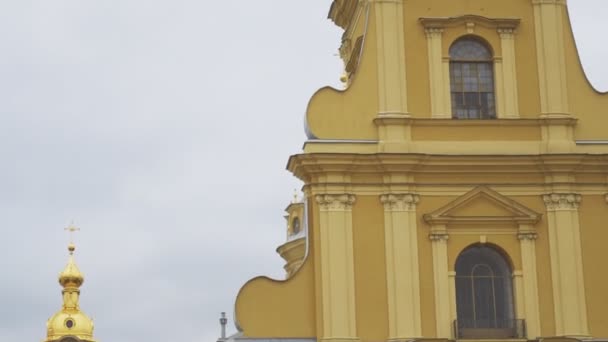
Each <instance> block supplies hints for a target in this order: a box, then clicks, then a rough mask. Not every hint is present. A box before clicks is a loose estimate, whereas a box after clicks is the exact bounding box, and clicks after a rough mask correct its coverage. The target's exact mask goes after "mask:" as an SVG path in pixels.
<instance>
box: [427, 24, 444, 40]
mask: <svg viewBox="0 0 608 342" xmlns="http://www.w3.org/2000/svg"><path fill="white" fill-rule="evenodd" d="M424 33H425V34H426V38H427V39H431V38H437V37H441V35H442V34H443V27H438V26H426V27H425V28H424Z"/></svg>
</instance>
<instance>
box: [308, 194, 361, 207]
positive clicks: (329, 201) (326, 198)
mask: <svg viewBox="0 0 608 342" xmlns="http://www.w3.org/2000/svg"><path fill="white" fill-rule="evenodd" d="M355 198H356V197H355V195H352V194H340V195H333V194H325V195H316V196H315V200H316V201H317V203H318V204H319V205H320V207H321V210H325V211H329V210H332V211H344V210H351V209H352V207H353V204H354V203H355Z"/></svg>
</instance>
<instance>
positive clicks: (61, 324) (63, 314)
mask: <svg viewBox="0 0 608 342" xmlns="http://www.w3.org/2000/svg"><path fill="white" fill-rule="evenodd" d="M74 250H76V247H75V246H74V244H72V243H70V245H69V246H68V251H69V252H70V257H69V259H68V264H67V265H66V266H65V268H64V269H63V271H62V272H61V273H59V284H61V286H63V291H61V293H62V294H63V306H62V308H61V310H59V311H58V312H57V313H55V314H54V315H53V316H52V317H51V318H49V320H48V321H47V323H46V328H47V338H46V340H45V342H57V341H59V340H61V339H63V338H64V337H76V338H78V339H80V340H81V341H84V342H95V340H94V339H93V329H94V324H93V320H92V319H91V318H89V317H88V316H87V315H86V314H85V313H84V312H82V311H80V307H79V304H78V301H79V297H80V289H79V288H80V286H81V285H82V283H83V282H84V277H83V275H82V273H80V270H79V269H78V266H76V262H74Z"/></svg>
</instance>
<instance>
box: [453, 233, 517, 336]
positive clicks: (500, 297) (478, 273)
mask: <svg viewBox="0 0 608 342" xmlns="http://www.w3.org/2000/svg"><path fill="white" fill-rule="evenodd" d="M455 270H456V309H457V310H456V311H457V315H458V322H459V323H458V324H459V326H461V327H465V328H466V327H468V328H488V329H490V328H499V327H501V326H505V324H507V323H508V321H510V320H512V319H514V317H515V315H514V310H513V291H512V280H511V268H510V266H509V264H508V263H507V261H506V260H505V259H504V257H503V256H502V255H500V253H498V252H497V251H496V250H495V249H493V248H491V247H487V246H482V245H476V246H473V247H470V248H468V249H466V250H464V251H463V252H462V253H461V254H460V255H459V256H458V259H457V260H456V265H455Z"/></svg>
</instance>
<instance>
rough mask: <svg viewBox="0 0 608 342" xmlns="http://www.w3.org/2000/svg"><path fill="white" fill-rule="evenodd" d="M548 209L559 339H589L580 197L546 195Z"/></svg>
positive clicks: (567, 194)
mask: <svg viewBox="0 0 608 342" xmlns="http://www.w3.org/2000/svg"><path fill="white" fill-rule="evenodd" d="M543 201H544V202H545V206H546V207H547V221H548V226H549V250H550V255H551V278H552V284H553V302H554V310H555V334H556V335H557V336H588V335H589V329H588V325H587V306H586V302H585V282H584V278H583V261H582V251H581V239H580V227H579V217H578V208H579V204H580V202H581V195H579V194H575V193H552V194H548V195H544V196H543Z"/></svg>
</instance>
